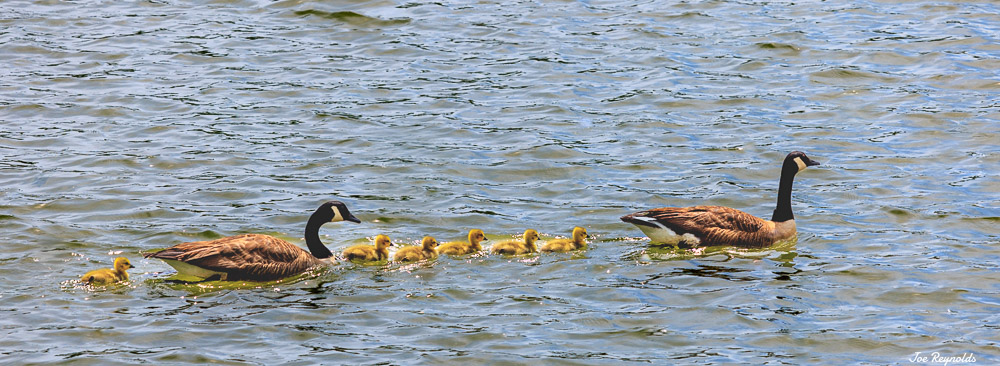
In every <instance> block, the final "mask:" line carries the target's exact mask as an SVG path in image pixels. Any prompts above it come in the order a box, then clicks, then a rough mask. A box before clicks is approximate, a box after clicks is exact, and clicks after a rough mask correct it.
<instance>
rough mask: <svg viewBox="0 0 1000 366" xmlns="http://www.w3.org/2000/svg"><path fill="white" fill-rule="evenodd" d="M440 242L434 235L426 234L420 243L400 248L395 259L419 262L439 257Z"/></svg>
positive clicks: (397, 260)
mask: <svg viewBox="0 0 1000 366" xmlns="http://www.w3.org/2000/svg"><path fill="white" fill-rule="evenodd" d="M437 246H438V242H437V240H435V239H434V238H433V237H430V236H425V237H424V239H423V240H422V241H421V243H420V245H412V246H408V247H403V248H400V249H399V251H397V252H396V255H395V256H394V257H393V259H394V260H395V261H396V262H417V261H422V260H425V259H434V258H437V256H438V253H437Z"/></svg>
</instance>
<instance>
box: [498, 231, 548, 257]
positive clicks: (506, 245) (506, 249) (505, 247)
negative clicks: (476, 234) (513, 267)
mask: <svg viewBox="0 0 1000 366" xmlns="http://www.w3.org/2000/svg"><path fill="white" fill-rule="evenodd" d="M536 240H538V232H537V231H535V230H534V229H528V230H525V231H524V240H523V241H521V240H506V241H502V242H499V243H496V244H493V247H491V248H490V251H491V252H493V254H507V255H518V254H527V253H534V252H537V251H538V247H536V246H535V241H536Z"/></svg>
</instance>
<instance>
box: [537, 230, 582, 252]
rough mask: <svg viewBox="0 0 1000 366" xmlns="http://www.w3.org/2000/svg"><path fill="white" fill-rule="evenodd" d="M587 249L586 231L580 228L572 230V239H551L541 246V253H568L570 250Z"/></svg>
mask: <svg viewBox="0 0 1000 366" xmlns="http://www.w3.org/2000/svg"><path fill="white" fill-rule="evenodd" d="M586 247H587V229H584V228H582V227H579V226H577V227H575V228H573V238H572V239H553V240H549V242H548V243H545V245H544V246H542V251H543V252H568V251H571V250H577V249H583V248H586Z"/></svg>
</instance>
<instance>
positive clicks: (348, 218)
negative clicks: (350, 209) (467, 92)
mask: <svg viewBox="0 0 1000 366" xmlns="http://www.w3.org/2000/svg"><path fill="white" fill-rule="evenodd" d="M344 221H350V222H353V223H355V224H360V223H361V219H359V218H357V217H354V215H351V214H347V217H345V218H344Z"/></svg>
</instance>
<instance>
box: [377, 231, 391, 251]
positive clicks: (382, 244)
mask: <svg viewBox="0 0 1000 366" xmlns="http://www.w3.org/2000/svg"><path fill="white" fill-rule="evenodd" d="M390 246H392V241H390V240H389V236H388V235H383V234H379V235H378V236H376V237H375V248H376V249H379V250H383V249H388V248H389V247H390Z"/></svg>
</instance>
